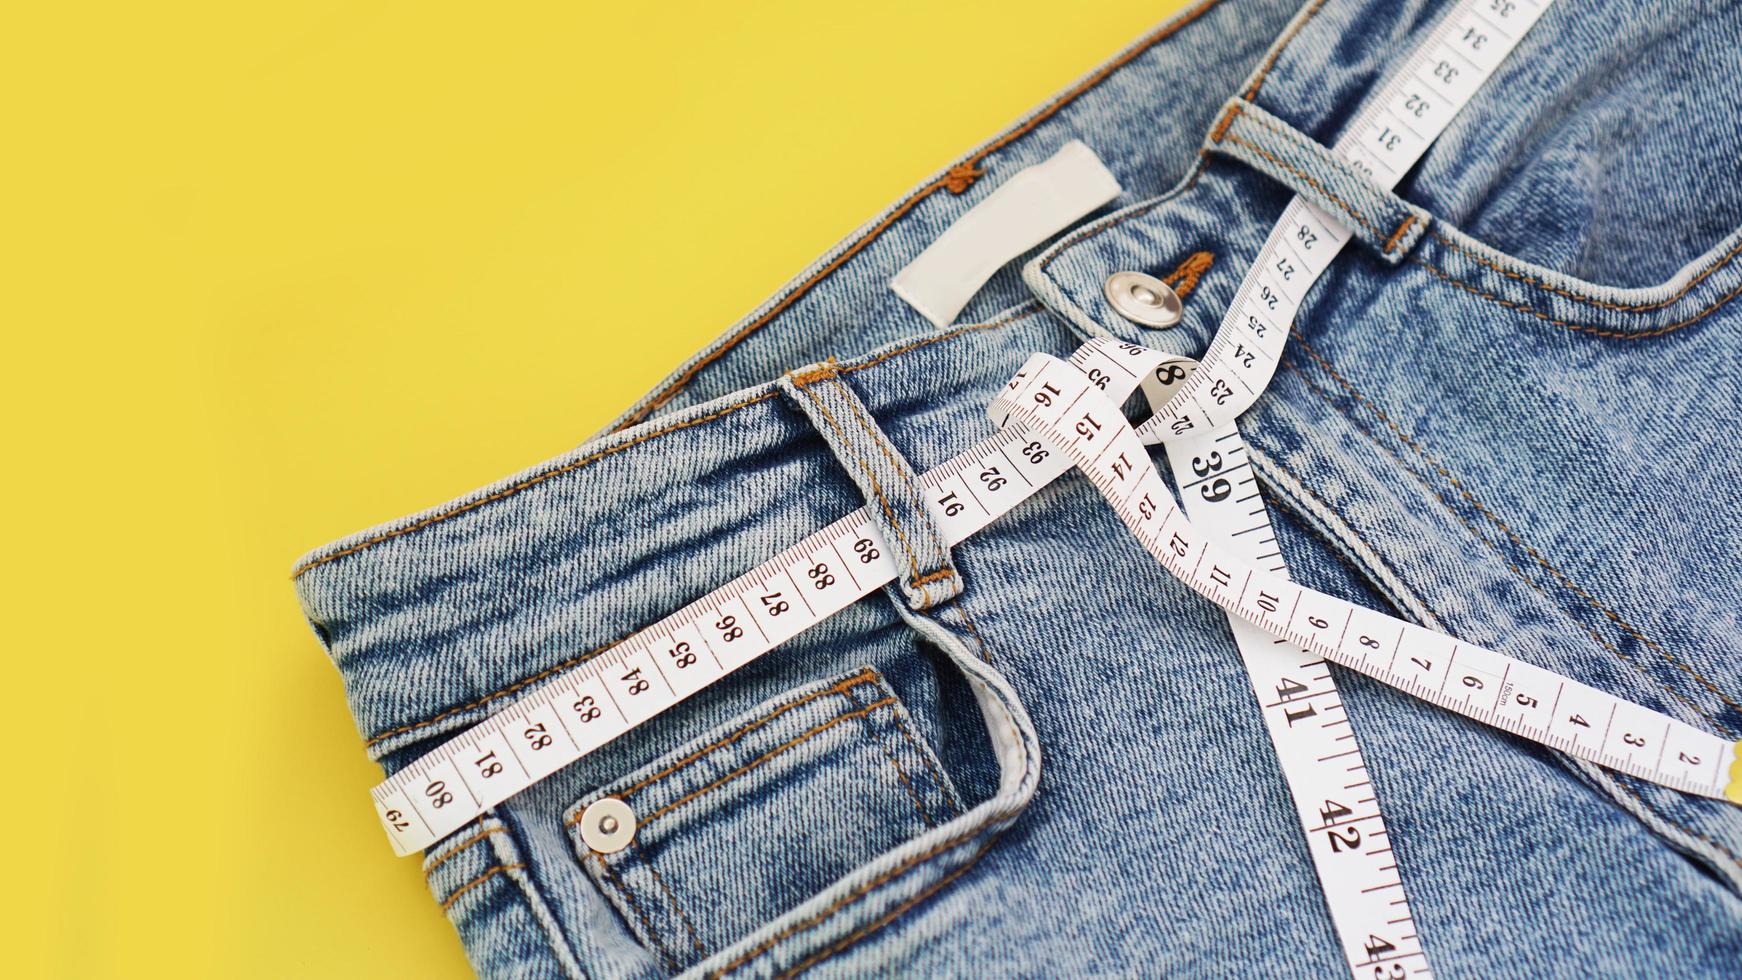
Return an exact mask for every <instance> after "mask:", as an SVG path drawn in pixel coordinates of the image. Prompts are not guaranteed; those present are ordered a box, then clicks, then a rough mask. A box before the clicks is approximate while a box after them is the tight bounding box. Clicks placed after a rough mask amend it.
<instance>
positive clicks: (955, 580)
mask: <svg viewBox="0 0 1742 980" xmlns="http://www.w3.org/2000/svg"><path fill="white" fill-rule="evenodd" d="M779 385H780V390H781V391H783V392H785V394H786V396H787V397H788V398H789V399H791V400H792V402H793V403H794V404H796V405H797V406H798V407H799V409H800V410H802V411H803V412H804V413H805V415H806V416H807V417H809V419H810V420H811V424H812V425H814V426H816V429H817V431H818V432H819V433H821V434H822V437H823V439H824V441H826V442H827V443H828V444H829V448H830V449H831V450H833V451H834V453H835V458H837V459H839V460H840V461H841V465H842V466H845V467H846V468H847V472H848V473H849V474H851V475H852V477H853V482H854V483H856V484H858V486H859V492H860V493H862V494H864V496H865V500H866V503H867V504H868V505H869V506H868V507H866V510H867V512H868V513H870V515H871V519H872V520H873V521H874V522H875V523H876V525H877V529H878V532H879V533H880V534H881V535H882V537H883V540H884V541H885V542H887V543H888V545H889V547H890V549H891V550H892V551H893V552H894V554H893V557H894V559H895V563H896V566H897V567H898V568H900V570H901V576H900V578H899V579H897V582H898V583H899V584H900V586H901V592H902V594H903V595H905V596H906V597H907V604H908V606H909V608H912V609H915V610H926V609H930V608H931V607H933V606H936V605H937V604H938V603H940V602H945V601H948V600H950V599H953V598H955V597H956V596H958V595H960V594H961V592H962V576H961V574H960V573H959V572H957V571H956V566H955V563H954V562H953V561H952V560H951V558H950V548H949V544H948V543H947V542H946V541H945V540H944V536H943V532H942V531H941V530H940V529H939V528H938V526H937V522H936V521H935V520H934V519H933V518H932V514H931V511H930V510H929V509H927V507H926V503H925V500H924V498H923V497H922V495H921V494H920V484H919V477H918V475H917V474H915V473H914V471H913V467H912V466H910V465H908V462H907V459H906V458H905V457H903V456H902V455H901V452H900V451H899V450H897V449H896V448H895V446H894V445H892V444H891V443H890V441H889V438H888V437H887V436H885V435H884V434H883V430H882V429H880V428H878V426H877V423H876V422H875V421H874V420H873V419H872V418H871V411H870V409H867V408H866V407H865V403H864V402H863V401H861V400H860V399H859V396H858V395H857V394H855V393H854V392H853V389H852V388H850V387H849V386H848V385H847V382H846V380H845V379H844V378H842V377H841V374H840V371H839V369H838V368H837V367H836V365H835V361H834V359H833V358H830V359H829V360H827V361H825V362H823V363H822V364H818V365H813V366H811V367H808V368H803V369H800V370H798V371H794V372H792V373H790V374H787V375H784V376H782V377H781V379H780V382H779Z"/></svg>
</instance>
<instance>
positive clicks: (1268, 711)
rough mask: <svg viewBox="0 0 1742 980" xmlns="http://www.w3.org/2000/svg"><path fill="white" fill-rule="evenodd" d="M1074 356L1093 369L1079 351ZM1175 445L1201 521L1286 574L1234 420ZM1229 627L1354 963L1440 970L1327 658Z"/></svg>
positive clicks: (1161, 371)
mask: <svg viewBox="0 0 1742 980" xmlns="http://www.w3.org/2000/svg"><path fill="white" fill-rule="evenodd" d="M1094 350H1095V348H1093V347H1085V348H1083V349H1082V350H1081V351H1079V356H1080V359H1081V360H1082V361H1084V362H1086V361H1088V360H1090V359H1091V357H1090V355H1091V354H1092V352H1093V351H1094ZM1072 364H1073V366H1075V367H1077V368H1078V369H1079V370H1082V369H1084V368H1085V367H1086V364H1085V363H1079V358H1073V359H1072ZM1087 369H1088V370H1093V371H1099V369H1098V368H1094V367H1088V368H1087ZM1181 370H1182V365H1178V364H1175V363H1168V362H1163V363H1162V364H1160V365H1158V366H1157V367H1156V368H1155V370H1154V372H1153V373H1152V374H1150V375H1148V376H1146V377H1145V378H1144V379H1143V391H1144V394H1145V395H1146V396H1148V399H1149V402H1150V404H1151V405H1152V406H1159V405H1161V404H1163V403H1164V402H1165V401H1166V398H1167V395H1166V393H1165V390H1164V389H1163V388H1162V387H1161V383H1162V382H1164V381H1169V380H1175V379H1177V378H1178V377H1179V376H1180V373H1181ZM1102 373H1104V372H1102ZM1166 449H1167V458H1168V463H1169V465H1170V467H1171V469H1172V470H1173V477H1174V486H1175V487H1176V488H1177V491H1178V497H1179V500H1180V502H1181V504H1182V506H1184V507H1185V509H1186V512H1187V514H1188V515H1189V516H1190V517H1191V518H1192V520H1193V521H1194V522H1195V523H1196V524H1197V525H1198V526H1199V527H1201V528H1203V529H1204V532H1205V533H1206V534H1207V535H1210V536H1212V537H1213V538H1214V539H1215V540H1216V541H1217V542H1218V543H1219V544H1220V545H1221V546H1223V547H1225V548H1227V549H1228V550H1229V552H1230V553H1231V554H1234V555H1236V556H1238V557H1240V558H1243V559H1245V560H1246V561H1248V562H1250V563H1252V564H1253V565H1256V566H1259V567H1261V568H1264V569H1266V570H1267V571H1269V572H1271V573H1273V574H1276V575H1278V576H1284V577H1286V576H1287V574H1288V566H1287V563H1286V562H1285V561H1284V560H1283V558H1282V553H1281V551H1280V550H1279V548H1280V546H1279V545H1278V544H1277V541H1276V532H1275V531H1274V529H1272V527H1271V525H1270V517H1269V513H1268V509H1267V508H1266V507H1265V504H1264V500H1263V498H1262V497H1261V496H1260V494H1259V492H1258V480H1257V477H1256V476H1255V475H1254V474H1253V472H1252V466H1251V464H1250V462H1249V461H1248V459H1247V451H1246V445H1245V443H1244V442H1243V441H1242V440H1241V438H1240V433H1239V431H1238V430H1237V429H1236V428H1235V426H1234V424H1233V423H1231V422H1230V423H1224V424H1223V425H1222V426H1220V427H1219V428H1217V429H1212V430H1210V431H1208V432H1204V433H1202V434H1199V435H1197V436H1195V437H1190V438H1185V439H1178V440H1173V441H1170V442H1168V443H1167V444H1166ZM1228 625H1229V627H1230V629H1231V630H1232V632H1233V634H1234V642H1235V646H1236V647H1237V648H1238V649H1239V651H1240V656H1241V659H1242V660H1243V661H1244V662H1245V664H1246V673H1247V676H1248V678H1249V679H1250V680H1251V682H1252V690H1253V693H1254V694H1256V695H1257V697H1258V703H1259V706H1260V710H1261V711H1262V714H1263V717H1264V724H1265V728H1266V729H1267V730H1268V731H1269V733H1270V740H1271V744H1272V745H1273V746H1274V747H1275V749H1276V755H1277V760H1278V761H1279V763H1280V764H1281V769H1282V775H1283V779H1284V781H1285V782H1286V783H1287V784H1288V788H1289V791H1290V795H1291V797H1292V798H1293V800H1294V804H1295V812H1296V816H1297V818H1298V819H1299V821H1300V826H1301V828H1302V830H1304V831H1305V833H1306V838H1307V850H1308V853H1310V854H1311V855H1312V860H1313V866H1314V868H1315V869H1316V870H1317V872H1318V876H1319V883H1320V888H1321V890H1322V891H1323V892H1324V896H1325V904H1326V906H1327V908H1328V910H1329V911H1330V914H1331V922H1332V925H1334V926H1335V927H1336V932H1337V935H1338V938H1339V939H1341V940H1342V944H1343V955H1344V959H1345V961H1346V962H1347V963H1348V965H1349V968H1350V970H1351V971H1352V972H1353V974H1354V975H1355V976H1357V977H1367V976H1372V972H1371V971H1373V970H1375V969H1376V968H1377V969H1378V970H1379V975H1380V976H1384V975H1386V974H1387V973H1391V974H1395V975H1397V976H1405V975H1413V976H1417V977H1427V976H1431V975H1432V970H1431V968H1430V967H1429V966H1428V961H1427V955H1426V953H1425V951H1424V949H1423V944H1422V942H1421V939H1420V934H1419V929H1418V928H1417V926H1416V924H1415V920H1414V916H1413V915H1412V914H1411V912H1410V909H1409V899H1408V897H1407V896H1406V895H1405V891H1404V886H1403V876H1402V873H1401V872H1400V871H1399V870H1398V867H1397V857H1396V854H1395V852H1394V851H1393V842H1392V838H1391V836H1390V832H1389V828H1387V827H1386V824H1385V818H1384V816H1383V815H1382V814H1381V812H1380V807H1379V798H1378V790H1376V789H1375V788H1374V786H1373V782H1372V780H1371V779H1369V778H1368V775H1367V762H1366V759H1365V757H1364V756H1363V755H1362V754H1361V746H1360V743H1359V741H1357V740H1356V737H1355V730H1354V726H1353V723H1352V722H1351V721H1350V719H1349V718H1348V716H1347V714H1346V713H1345V711H1344V708H1343V699H1342V695H1341V693H1340V692H1339V691H1338V690H1337V685H1336V681H1335V680H1333V679H1332V677H1331V672H1330V669H1329V667H1328V666H1327V664H1326V661H1325V658H1324V657H1322V656H1319V655H1318V654H1316V653H1313V652H1312V651H1310V650H1306V649H1303V648H1301V647H1298V646H1293V645H1291V644H1290V643H1289V642H1288V641H1287V640H1284V639H1281V638H1278V637H1273V636H1270V635H1269V634H1267V633H1265V632H1264V631H1263V630H1261V629H1259V628H1258V627H1256V626H1254V625H1252V624H1251V623H1250V622H1247V621H1246V620H1245V619H1242V618H1240V617H1239V616H1235V615H1232V614H1229V615H1228ZM1364 971H1367V972H1364Z"/></svg>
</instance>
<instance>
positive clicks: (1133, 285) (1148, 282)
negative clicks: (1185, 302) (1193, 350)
mask: <svg viewBox="0 0 1742 980" xmlns="http://www.w3.org/2000/svg"><path fill="white" fill-rule="evenodd" d="M1101 291H1102V292H1103V293H1105V294H1106V295H1107V302H1109V303H1112V304H1113V309H1115V310H1117V311H1118V313H1119V315H1120V316H1122V317H1124V318H1125V319H1127V320H1130V321H1131V322H1132V323H1138V324H1142V325H1143V326H1146V327H1154V328H1155V329H1157V330H1165V329H1166V328H1168V327H1171V326H1173V325H1174V324H1176V323H1178V322H1179V321H1180V316H1181V314H1182V313H1183V312H1184V307H1183V306H1182V305H1181V304H1180V301H1179V294H1178V293H1175V292H1174V291H1173V287H1171V286H1169V285H1168V284H1167V283H1165V282H1162V281H1161V280H1160V279H1157V278H1155V277H1154V276H1146V275H1144V274H1143V273H1141V272H1115V273H1113V274H1112V275H1110V276H1108V277H1107V281H1106V282H1105V283H1102V284H1101Z"/></svg>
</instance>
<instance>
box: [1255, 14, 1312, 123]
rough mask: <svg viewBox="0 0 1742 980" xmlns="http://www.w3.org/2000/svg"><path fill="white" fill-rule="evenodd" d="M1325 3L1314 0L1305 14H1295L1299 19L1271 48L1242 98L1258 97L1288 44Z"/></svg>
mask: <svg viewBox="0 0 1742 980" xmlns="http://www.w3.org/2000/svg"><path fill="white" fill-rule="evenodd" d="M1324 5H1325V0H1313V4H1312V6H1311V7H1309V8H1307V10H1306V12H1305V13H1304V14H1296V15H1295V16H1296V17H1297V18H1298V19H1297V20H1296V21H1295V22H1294V23H1293V24H1291V25H1289V28H1288V33H1286V34H1284V35H1283V36H1282V38H1281V39H1280V40H1278V41H1277V42H1276V46H1275V47H1274V48H1271V49H1270V54H1269V55H1267V56H1266V57H1265V59H1264V64H1263V66H1262V67H1260V68H1259V69H1258V74H1257V75H1255V76H1254V77H1253V79H1252V84H1251V86H1250V87H1248V88H1247V89H1246V94H1245V95H1244V96H1242V98H1244V99H1245V100H1246V101H1248V102H1252V101H1254V100H1256V99H1257V98H1258V90H1259V89H1260V88H1263V87H1264V81H1265V79H1267V78H1269V77H1270V71H1271V69H1273V68H1275V67H1276V62H1277V61H1278V60H1279V59H1281V58H1282V53H1283V51H1285V50H1287V49H1288V46H1289V45H1290V44H1291V43H1293V42H1294V38H1295V35H1297V34H1299V33H1300V32H1301V28H1303V27H1305V26H1306V25H1307V22H1308V21H1311V20H1312V19H1313V18H1314V17H1316V16H1318V13H1319V8H1321V7H1323V6H1324Z"/></svg>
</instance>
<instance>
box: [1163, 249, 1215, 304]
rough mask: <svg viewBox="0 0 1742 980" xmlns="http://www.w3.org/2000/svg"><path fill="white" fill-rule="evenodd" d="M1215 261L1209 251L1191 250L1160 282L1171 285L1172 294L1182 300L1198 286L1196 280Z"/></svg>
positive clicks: (1208, 269) (1201, 276)
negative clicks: (1177, 266)
mask: <svg viewBox="0 0 1742 980" xmlns="http://www.w3.org/2000/svg"><path fill="white" fill-rule="evenodd" d="M1215 261H1216V256H1215V255H1214V254H1212V253H1210V252H1193V253H1192V254H1190V255H1188V256H1186V259H1185V261H1184V262H1181V263H1180V264H1179V268H1177V269H1175V270H1173V273H1172V274H1170V275H1169V276H1168V277H1167V278H1166V279H1163V280H1162V282H1164V283H1166V284H1167V285H1169V286H1171V287H1173V294H1174V295H1175V296H1178V297H1179V298H1180V299H1182V300H1183V299H1185V298H1186V297H1187V296H1190V295H1191V292H1192V290H1194V289H1196V288H1198V280H1199V279H1201V278H1203V275H1204V273H1206V272H1208V271H1210V266H1211V265H1212V264H1214V263H1215Z"/></svg>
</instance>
